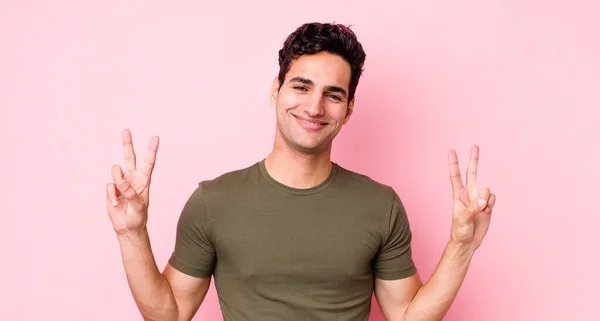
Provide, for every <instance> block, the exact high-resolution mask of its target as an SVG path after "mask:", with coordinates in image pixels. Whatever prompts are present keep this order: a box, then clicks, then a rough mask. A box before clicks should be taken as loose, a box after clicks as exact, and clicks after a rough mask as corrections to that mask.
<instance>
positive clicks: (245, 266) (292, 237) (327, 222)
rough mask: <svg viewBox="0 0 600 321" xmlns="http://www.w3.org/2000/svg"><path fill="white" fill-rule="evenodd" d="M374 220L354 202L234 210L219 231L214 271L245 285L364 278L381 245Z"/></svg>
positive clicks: (253, 207)
mask: <svg viewBox="0 0 600 321" xmlns="http://www.w3.org/2000/svg"><path fill="white" fill-rule="evenodd" d="M375 217H376V215H373V213H369V212H368V211H367V210H365V209H363V208H361V207H360V206H353V205H352V204H346V205H340V204H338V205H336V206H334V207H331V206H329V207H325V206H322V205H321V206H319V204H305V205H304V206H299V204H290V206H281V205H279V206H269V205H268V204H267V205H265V204H262V205H260V206H250V207H245V208H240V209H237V210H235V211H230V212H228V214H227V216H223V218H224V219H222V220H221V221H218V222H217V223H216V224H215V228H214V232H215V233H214V235H213V240H214V241H213V242H214V243H215V244H214V245H215V249H216V253H217V265H216V271H215V273H216V275H217V274H219V273H222V274H227V275H228V276H229V277H233V278H237V279H238V281H240V282H304V283H311V284H322V283H325V282H326V283H327V284H329V285H331V284H332V283H344V282H348V281H352V280H356V279H363V280H364V279H365V278H369V277H370V276H371V274H372V261H373V260H374V258H375V257H376V255H377V252H378V250H379V246H380V244H381V238H382V229H381V223H380V222H379V221H378V220H377V219H375ZM225 218H226V219H225Z"/></svg>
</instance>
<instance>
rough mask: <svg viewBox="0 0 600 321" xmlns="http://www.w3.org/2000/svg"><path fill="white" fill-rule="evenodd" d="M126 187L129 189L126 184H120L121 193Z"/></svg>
mask: <svg viewBox="0 0 600 321" xmlns="http://www.w3.org/2000/svg"><path fill="white" fill-rule="evenodd" d="M127 187H129V184H127V182H123V184H121V191H124V190H126V189H127Z"/></svg>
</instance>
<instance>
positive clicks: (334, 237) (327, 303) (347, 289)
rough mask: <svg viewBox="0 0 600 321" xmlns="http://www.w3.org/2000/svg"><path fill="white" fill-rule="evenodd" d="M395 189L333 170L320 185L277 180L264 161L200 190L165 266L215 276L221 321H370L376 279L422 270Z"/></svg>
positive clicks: (335, 166) (338, 168)
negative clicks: (415, 259) (304, 186)
mask: <svg viewBox="0 0 600 321" xmlns="http://www.w3.org/2000/svg"><path fill="white" fill-rule="evenodd" d="M410 244H411V231H410V227H409V222H408V220H407V216H406V212H405V210H404V207H403V206H402V203H401V201H400V199H399V197H398V195H397V194H396V192H395V191H394V190H393V189H392V188H391V187H389V186H386V185H383V184H381V183H378V182H376V181H374V180H372V179H370V178H369V177H367V176H364V175H361V174H358V173H355V172H352V171H349V170H346V169H344V168H343V167H341V166H340V165H338V164H336V163H333V168H332V170H331V173H330V175H329V177H328V178H327V179H326V180H325V181H323V182H322V183H321V184H320V185H318V186H316V187H313V188H308V189H295V188H290V187H288V186H285V185H283V184H281V183H279V182H278V181H276V180H274V179H273V178H272V177H271V176H269V174H268V173H267V171H266V169H265V165H264V160H261V161H259V162H257V163H255V164H253V165H252V166H250V167H247V168H244V169H240V170H236V171H232V172H229V173H225V174H223V175H221V176H219V177H217V178H215V179H212V180H207V181H203V182H200V183H199V186H198V188H197V189H196V190H195V191H194V192H193V193H192V195H191V196H190V198H189V200H188V201H187V202H186V204H185V206H184V208H183V210H182V213H181V216H180V219H179V223H178V225H177V237H176V243H175V249H174V251H173V254H172V256H171V257H170V259H169V263H170V264H171V265H172V266H173V267H174V268H176V269H177V270H179V271H181V272H183V273H186V274H188V275H191V276H194V277H199V278H208V277H211V276H214V281H215V288H216V290H217V294H218V297H219V303H220V306H221V311H222V314H223V318H224V320H225V321H246V320H252V321H257V320H260V321H270V320H312V321H318V320H327V321H330V320H348V321H366V320H367V319H368V317H369V314H370V310H371V299H372V295H373V290H374V278H380V279H385V280H391V279H400V278H405V277H408V276H410V275H413V274H414V273H415V272H416V268H415V265H414V263H413V260H412V257H411V246H410Z"/></svg>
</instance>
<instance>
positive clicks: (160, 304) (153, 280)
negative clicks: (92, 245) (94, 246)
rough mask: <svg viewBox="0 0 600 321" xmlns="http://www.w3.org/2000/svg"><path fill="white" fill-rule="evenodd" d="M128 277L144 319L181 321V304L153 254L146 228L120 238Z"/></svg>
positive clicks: (119, 236)
mask: <svg viewBox="0 0 600 321" xmlns="http://www.w3.org/2000/svg"><path fill="white" fill-rule="evenodd" d="M118 240H119V244H120V246H121V256H122V259H123V265H124V267H125V274H126V276H127V281H128V283H129V287H130V289H131V292H132V294H133V298H134V300H135V302H136V304H137V306H138V308H139V310H140V312H141V313H142V315H143V316H144V320H161V321H162V320H173V321H175V320H177V315H178V311H177V303H176V301H175V298H174V296H173V292H172V290H171V287H170V286H169V283H168V281H167V279H166V278H165V277H164V276H163V275H162V274H161V273H160V271H159V270H158V267H157V265H156V261H155V260H154V256H153V254H152V249H151V246H150V239H149V236H148V232H147V230H146V229H143V230H142V231H140V232H137V233H129V234H124V235H118Z"/></svg>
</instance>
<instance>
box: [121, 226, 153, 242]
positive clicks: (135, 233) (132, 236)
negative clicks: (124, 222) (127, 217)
mask: <svg viewBox="0 0 600 321" xmlns="http://www.w3.org/2000/svg"><path fill="white" fill-rule="evenodd" d="M116 234H117V239H118V240H119V242H133V243H138V242H140V241H144V240H145V239H147V238H148V230H147V229H146V226H143V227H141V228H138V229H135V230H126V231H121V232H116Z"/></svg>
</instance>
